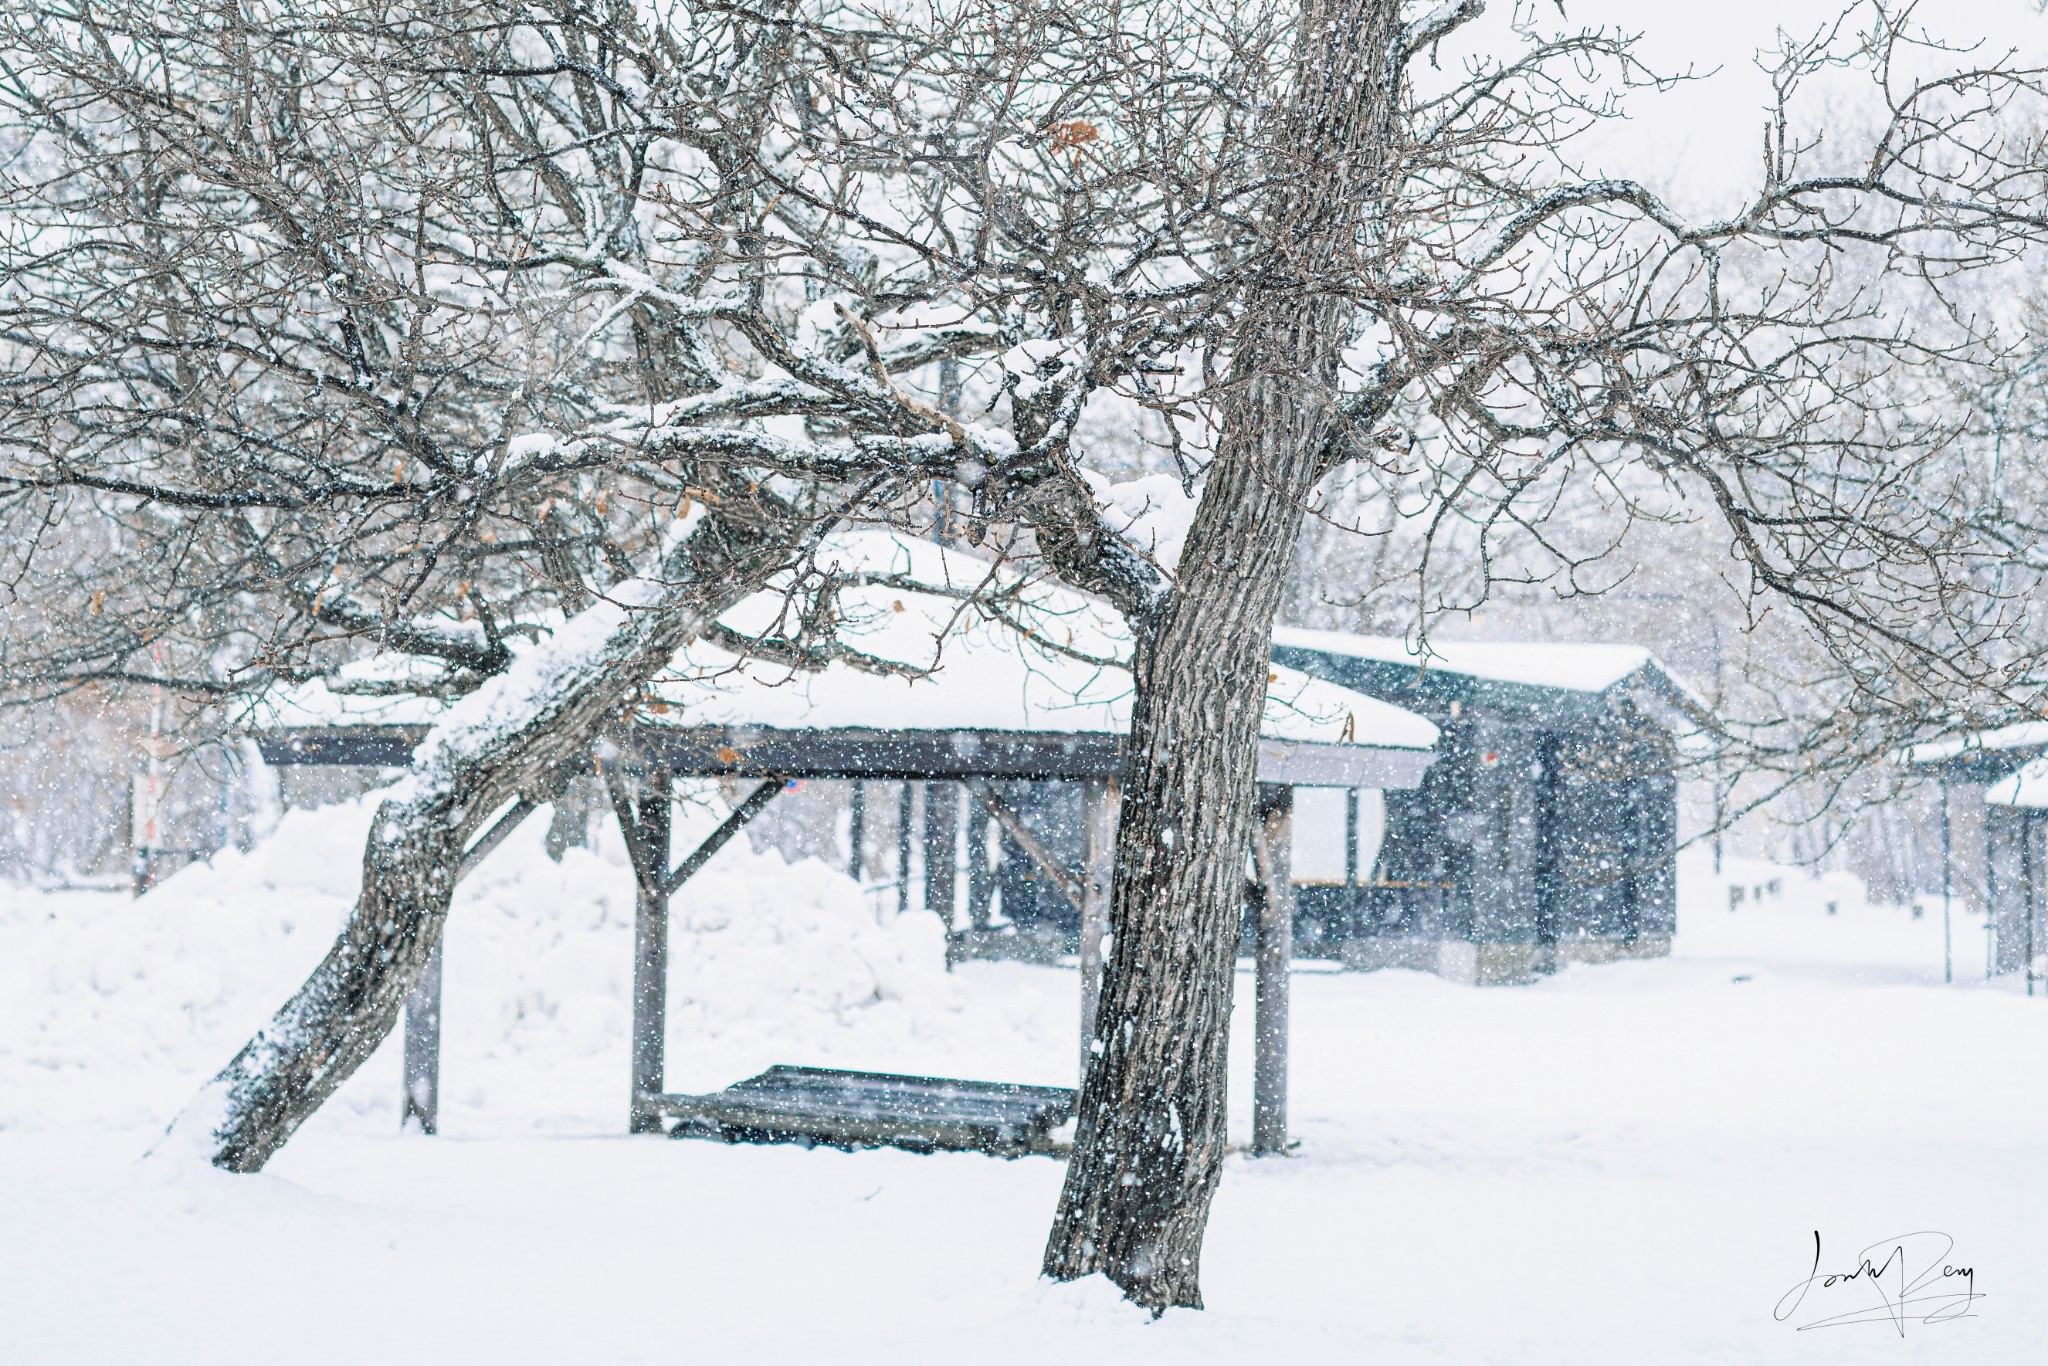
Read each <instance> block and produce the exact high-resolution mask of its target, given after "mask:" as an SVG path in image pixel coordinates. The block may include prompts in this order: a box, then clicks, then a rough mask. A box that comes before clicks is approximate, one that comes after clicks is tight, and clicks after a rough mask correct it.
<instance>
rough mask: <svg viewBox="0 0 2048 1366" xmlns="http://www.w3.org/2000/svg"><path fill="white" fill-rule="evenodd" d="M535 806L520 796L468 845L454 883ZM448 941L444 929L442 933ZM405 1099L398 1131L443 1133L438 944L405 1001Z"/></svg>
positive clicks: (468, 873)
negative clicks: (413, 1126) (413, 1127)
mask: <svg viewBox="0 0 2048 1366" xmlns="http://www.w3.org/2000/svg"><path fill="white" fill-rule="evenodd" d="M539 805H540V804H539V803H538V802H534V801H531V800H529V799H527V798H525V797H521V798H520V799H519V800H518V801H516V802H514V803H513V804H512V807H511V809H509V810H508V811H506V812H505V814H504V815H502V816H500V817H499V818H498V820H497V823H496V824H495V825H493V826H491V828H490V829H488V830H486V831H485V832H484V833H483V834H482V835H481V836H479V837H478V839H477V841H476V842H475V843H474V844H472V845H470V846H469V851H468V852H467V853H465V854H464V855H463V856H462V862H461V863H459V864H457V865H456V867H455V880H456V881H457V882H460V881H462V879H464V878H466V877H468V876H469V875H470V873H471V872H473V871H475V869H476V866H477V865H478V864H480V863H482V862H483V861H484V860H485V859H486V858H488V857H489V856H490V853H491V851H492V850H493V849H496V848H497V847H498V846H499V845H501V844H503V843H504V842H505V840H506V838H507V837H508V836H510V835H511V833H512V832H513V831H514V830H515V829H517V828H518V827H519V823H520V822H521V821H523V820H525V819H526V818H527V817H528V816H530V815H532V814H533V813H534V812H535V811H536V810H538V809H539ZM442 942H443V943H446V942H447V928H446V927H445V926H444V927H443V928H442ZM403 1084H404V1087H405V1094H404V1095H403V1096H401V1097H400V1098H399V1107H398V1127H399V1128H401V1129H402V1128H404V1127H405V1126H406V1125H407V1124H409V1123H413V1122H417V1123H418V1124H419V1126H420V1132H421V1133H423V1134H437V1133H439V1132H440V1131H441V944H436V945H434V952H433V953H432V955H430V956H429V957H428V959H427V968H426V971H425V972H422V973H421V974H420V980H419V981H418V982H417V983H416V984H415V985H414V986H413V989H412V994H411V995H410V996H407V997H406V998H405V1076H404V1083H403Z"/></svg>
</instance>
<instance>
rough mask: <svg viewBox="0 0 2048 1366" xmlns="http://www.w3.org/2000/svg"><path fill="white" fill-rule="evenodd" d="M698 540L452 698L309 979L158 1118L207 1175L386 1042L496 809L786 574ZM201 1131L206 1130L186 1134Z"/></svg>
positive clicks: (248, 1164) (723, 544)
mask: <svg viewBox="0 0 2048 1366" xmlns="http://www.w3.org/2000/svg"><path fill="white" fill-rule="evenodd" d="M699 517H700V520H699V522H698V525H697V527H696V528H695V530H693V531H692V533H691V534H690V535H689V537H688V538H687V539H686V540H684V541H683V543H682V545H681V547H680V548H679V549H678V551H677V552H676V553H675V554H674V555H671V556H670V557H669V559H668V561H667V562H666V563H665V564H664V565H663V566H662V568H661V570H660V575H659V578H657V579H638V580H631V581H629V582H627V583H625V584H621V585H619V586H618V587H617V588H615V589H614V590H613V591H612V592H611V593H610V594H608V595H607V598H606V600H604V601H602V602H599V603H597V604H595V605H593V606H591V607H589V608H586V609H585V610H584V611H583V612H581V613H578V614H577V615H576V616H575V617H573V618H571V619H570V621H569V622H567V623H565V625H564V626H563V627H562V628H561V629H560V630H558V631H557V632H556V633H555V635H554V636H553V638H551V639H550V640H549V641H547V642H545V643H543V644H541V645H538V646H536V647H534V648H533V649H532V650H530V651H528V652H527V653H526V654H525V655H523V656H521V657H520V658H519V659H518V660H517V661H516V662H515V663H514V664H513V665H512V667H511V668H510V669H509V670H507V671H506V673H504V674H502V675H500V676H498V677H497V678H494V679H492V680H490V681H489V682H487V683H486V684H485V685H484V686H483V687H482V688H480V689H478V691H477V692H475V693H473V694H471V695H470V696H469V697H467V698H464V699H463V700H462V701H461V702H460V703H458V704H457V705H456V706H455V708H454V709H452V710H451V712H450V713H449V715H448V716H447V718H446V719H444V720H443V721H442V722H441V723H440V724H438V725H437V726H436V727H435V728H434V730H433V731H432V732H430V733H429V735H428V736H427V738H426V739H425V740H424V741H423V742H422V743H421V745H420V748H419V750H418V751H417V752H416V753H415V755H414V759H413V771H412V773H411V774H410V775H409V776H408V778H407V779H406V780H405V781H404V783H402V784H401V786H400V788H399V789H398V790H397V792H396V793H394V795H393V796H392V797H390V798H389V799H388V800H386V801H385V802H384V803H383V804H382V805H380V806H379V807H378V810H377V816H376V819H375V821H374V822H373V823H372V825H371V828H370V836H369V839H368V841H367V842H366V843H365V846H364V850H363V881H362V889H361V891H360V893H359V894H358V896H357V899H356V905H355V909H354V910H353V911H352V912H351V913H350V915H349V918H348V922H347V924H346V925H345V926H344V928H343V930H342V932H341V935H340V937H339V938H338V939H337V940H336V941H335V944H334V947H333V948H332V949H330V950H329V951H328V953H327V956H326V957H325V958H324V959H322V960H321V962H320V965H319V966H318V967H317V968H315V969H314V970H313V975H312V976H311V977H309V978H308V979H307V980H306V983H305V985H304V986H302V987H300V988H299V990H298V992H297V993H296V994H294V995H293V996H292V998H291V999H290V1000H289V1001H287V1002H285V1004H284V1005H283V1007H282V1008H280V1009H279V1010H278V1012H277V1014H276V1015H274V1016H272V1017H271V1020H270V1022H269V1023H268V1024H267V1025H265V1026H264V1028H263V1029H262V1030H261V1031H260V1032H259V1033H258V1034H257V1035H256V1037H255V1038H253V1039H251V1040H250V1041H249V1042H248V1043H247V1044H246V1045H244V1047H243V1048H242V1050H241V1052H240V1053H238V1054H236V1055H235V1058H234V1060H233V1061H232V1062H230V1063H229V1064H228V1065H227V1066H226V1067H225V1068H224V1069H222V1071H221V1072H220V1074H219V1075H218V1076H216V1077H215V1078H214V1079H213V1080H212V1081H211V1082H210V1083H208V1085H207V1086H206V1088H205V1089H204V1090H203V1091H202V1092H201V1093H200V1095H199V1096H198V1097H196V1098H195V1099H194V1100H193V1101H192V1102H191V1104H189V1105H188V1106H187V1107H186V1109H185V1111H184V1112H183V1113H181V1114H180V1115H179V1117H178V1119H177V1120H176V1121H174V1122H173V1125H172V1128H173V1131H174V1132H175V1131H181V1130H189V1131H192V1132H193V1134H194V1141H195V1142H199V1143H203V1144H204V1145H205V1146H207V1147H208V1148H209V1149H210V1151H211V1155H212V1158H211V1160H212V1162H213V1164H214V1165H215V1166H217V1167H222V1168H225V1169H227V1170H229V1171H236V1172H253V1171H257V1170H259V1169H261V1168H262V1166H263V1164H264V1163H265V1162H267V1161H269V1160H270V1158H271V1156H272V1155H273V1154H274V1153H276V1152H277V1150H278V1149H279V1148H280V1147H282V1146H283V1145H284V1143H285V1141H286V1140H287V1139H289V1138H290V1137H291V1136H292V1134H293V1133H294V1132H295V1131H296V1130H297V1129H298V1127H299V1125H301V1124H302V1123H304V1122H305V1121H306V1119H308V1118H309V1117H310V1116H311V1115H312V1114H313V1112H314V1111H316V1110H318V1109H319V1108H320V1106H321V1104H322V1103H323V1102H325V1101H326V1099H327V1098H328V1097H329V1096H331V1095H333V1094H334V1092H335V1090H336V1089H337V1088H339V1087H340V1086H341V1084H342V1083H343V1082H345V1081H347V1080H348V1078H349V1077H350V1076H352V1075H353V1074H354V1073H355V1070H356V1069H357V1068H358V1067H360V1066H361V1065H362V1063H363V1062H364V1060H365V1059H367V1058H368V1057H369V1056H370V1054H371V1053H372V1052H373V1051H375V1049H376V1048H377V1045H378V1044H380V1043H382V1042H383V1041H384V1039H385V1037H386V1036H387V1035H389V1034H390V1033H391V1030H392V1027H393V1025H394V1024H395V1023H396V1022H397V1020H398V1017H399V1012H400V1010H401V1009H402V1007H403V1006H404V1003H405V999H406V997H407V995H408V994H410V993H411V991H412V989H413V987H414V986H415V985H416V984H417V982H418V981H419V978H420V975H421V973H422V972H423V971H424V970H425V968H426V966H427V961H428V959H429V958H430V957H431V956H432V954H433V951H434V948H435V947H436V945H438V944H439V943H440V941H441V932H442V927H443V925H444V924H445V923H446V920H447V914H448V903H449V899H450V896H451V894H452V893H453V891H454V887H455V879H456V874H457V869H458V867H459V865H460V864H461V861H462V855H463V851H464V849H465V847H466V846H467V844H468V842H469V840H470V839H471V838H472V837H473V836H474V835H475V834H476V833H477V832H478V831H479V830H481V829H482V828H483V827H484V824H485V822H486V821H488V820H489V819H490V818H491V817H492V816H494V815H495V814H496V813H497V812H498V810H499V809H500V808H502V807H503V806H504V805H505V803H507V802H509V801H512V800H514V799H516V798H518V797H519V796H521V795H528V794H543V793H546V792H547V791H549V790H551V789H552V788H553V787H554V786H555V785H557V784H558V782H559V776H558V775H560V774H562V773H564V772H567V771H569V770H571V769H574V768H579V767H582V766H584V765H586V764H587V763H588V762H589V754H590V751H591V747H592V745H593V743H594V742H595V741H596V739H597V738H598V736H599V735H600V734H602V733H603V732H604V731H606V730H607V729H609V728H611V727H613V726H614V725H615V724H616V723H617V722H618V721H619V719H620V718H621V716H622V715H623V714H624V713H626V712H627V711H628V710H629V709H630V708H631V706H632V704H633V703H634V702H635V701H636V700H637V698H638V697H639V695H640V693H641V690H642V689H643V688H644V687H645V686H646V684H647V683H648V681H649V680H650V679H652V678H653V676H654V675H655V674H656V673H657V672H658V671H659V670H660V669H662V668H663V667H664V666H665V665H666V664H667V663H668V661H669V659H670V658H671V657H672V656H673V655H674V654H675V652H676V650H678V649H679V648H681V647H682V646H683V645H685V644H687V643H688V642H689V641H690V640H692V639H693V638H695V636H696V635H697V634H698V633H699V632H701V631H702V630H703V629H704V627H705V626H706V625H707V624H708V623H710V622H711V621H712V620H714V619H715V618H716V617H717V615H718V614H719V613H720V612H722V611H724V610H725V609H726V608H727V607H729V606H731V605H732V603H734V602H736V601H738V600H739V599H740V598H741V597H743V596H745V595H746V594H747V593H749V592H752V591H755V590H756V589H758V588H760V587H761V586H762V585H763V584H764V583H765V582H766V580H767V579H768V577H769V576H770V575H771V574H772V573H774V572H775V571H776V570H777V569H779V568H782V567H783V566H784V565H785V564H786V562H787V557H786V555H784V554H782V553H779V552H780V551H781V550H782V549H783V547H782V546H781V545H780V544H779V543H777V542H775V541H774V540H773V539H772V538H769V537H761V536H749V535H740V534H735V531H734V528H733V526H732V525H731V524H730V523H728V522H727V521H726V520H725V519H724V518H715V517H712V516H708V515H705V514H702V513H700V514H699ZM201 1129H205V1130H206V1132H205V1133H204V1134H201V1133H199V1132H198V1131H199V1130H201Z"/></svg>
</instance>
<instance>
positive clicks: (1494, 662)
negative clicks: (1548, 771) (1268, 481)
mask: <svg viewBox="0 0 2048 1366" xmlns="http://www.w3.org/2000/svg"><path fill="white" fill-rule="evenodd" d="M1273 643H1274V644H1275V645H1288V646H1292V647H1294V648H1295V649H1298V650H1323V651H1327V652H1328V653H1331V654H1340V655H1351V656H1353V657H1355V658H1358V659H1373V660H1379V661H1382V662H1384V663H1388V664H1406V665H1408V666H1409V667H1411V668H1424V667H1426V668H1430V669H1441V670H1444V671H1446V672H1449V673H1458V674H1468V675H1470V676H1471V677H1473V678H1484V679H1490V680H1492V681H1494V682H1497V683H1526V684H1531V685H1534V686H1536V687H1541V688H1564V689H1567V690H1569V691H1572V692H1605V691H1606V690H1607V689H1608V688H1611V687H1613V686H1614V685H1615V684H1616V683H1619V682H1621V680H1623V679H1624V678H1627V677H1628V676H1629V675H1630V674H1633V673H1635V672H1637V671H1638V670H1640V669H1642V668H1643V667H1644V666H1645V665H1655V666H1656V668H1657V669H1658V670H1659V671H1661V672H1663V673H1665V674H1666V675H1668V676H1673V677H1675V675H1671V671H1670V670H1668V669H1665V668H1664V666H1663V665H1662V664H1660V663H1658V662H1657V657H1656V656H1655V655H1653V654H1651V653H1650V652H1649V651H1648V650H1646V649H1644V648H1643V647H1642V646H1640V645H1608V644H1586V643H1577V642H1562V641H1494V640H1438V639H1435V638H1434V637H1432V638H1431V640H1430V642H1429V651H1430V653H1429V657H1428V658H1427V659H1424V658H1423V656H1421V655H1419V654H1417V653H1416V651H1415V648H1414V647H1413V646H1412V645H1411V644H1410V643H1409V642H1408V641H1406V640H1404V639H1403V638H1401V637H1400V636H1364V635H1352V634H1350V633H1349V632H1345V631H1313V630H1309V629H1306V628H1304V627H1294V626H1288V627H1280V628H1278V629H1276V630H1275V631H1274V632H1273Z"/></svg>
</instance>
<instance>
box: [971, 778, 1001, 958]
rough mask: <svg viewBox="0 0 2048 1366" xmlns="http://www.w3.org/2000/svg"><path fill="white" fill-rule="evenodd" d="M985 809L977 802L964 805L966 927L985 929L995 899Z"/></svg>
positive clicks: (993, 868) (994, 875)
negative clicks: (965, 829)
mask: <svg viewBox="0 0 2048 1366" xmlns="http://www.w3.org/2000/svg"><path fill="white" fill-rule="evenodd" d="M988 827H989V814H988V808H987V807H985V806H983V805H982V804H981V803H980V802H972V803H970V804H969V805H968V814H967V927H968V928H969V929H972V930H985V929H987V928H988V916H989V908H990V907H991V906H992V905H993V904H994V902H995V899H996V870H995V866H994V865H993V864H992V863H990V861H989V856H988Z"/></svg>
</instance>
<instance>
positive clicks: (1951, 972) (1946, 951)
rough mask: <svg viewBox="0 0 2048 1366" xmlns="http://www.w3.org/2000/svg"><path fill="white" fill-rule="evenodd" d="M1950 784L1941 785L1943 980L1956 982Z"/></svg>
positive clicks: (1944, 782) (1945, 782)
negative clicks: (1951, 904) (1951, 932)
mask: <svg viewBox="0 0 2048 1366" xmlns="http://www.w3.org/2000/svg"><path fill="white" fill-rule="evenodd" d="M1950 848H1951V846H1950V842H1949V830H1948V783H1947V781H1946V780H1944V781H1943V782H1942V784H1941V980H1942V981H1943V982H1944V983H1950V982H1954V981H1955V980H1956V974H1955V954H1954V951H1953V948H1952V946H1951V940H1950V938H1949V922H1948V901H1949V888H1950V886H1951V883H1952V880H1953V879H1952V877H1951V874H1950V871H1949V867H1950V864H1949V855H1950Z"/></svg>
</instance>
